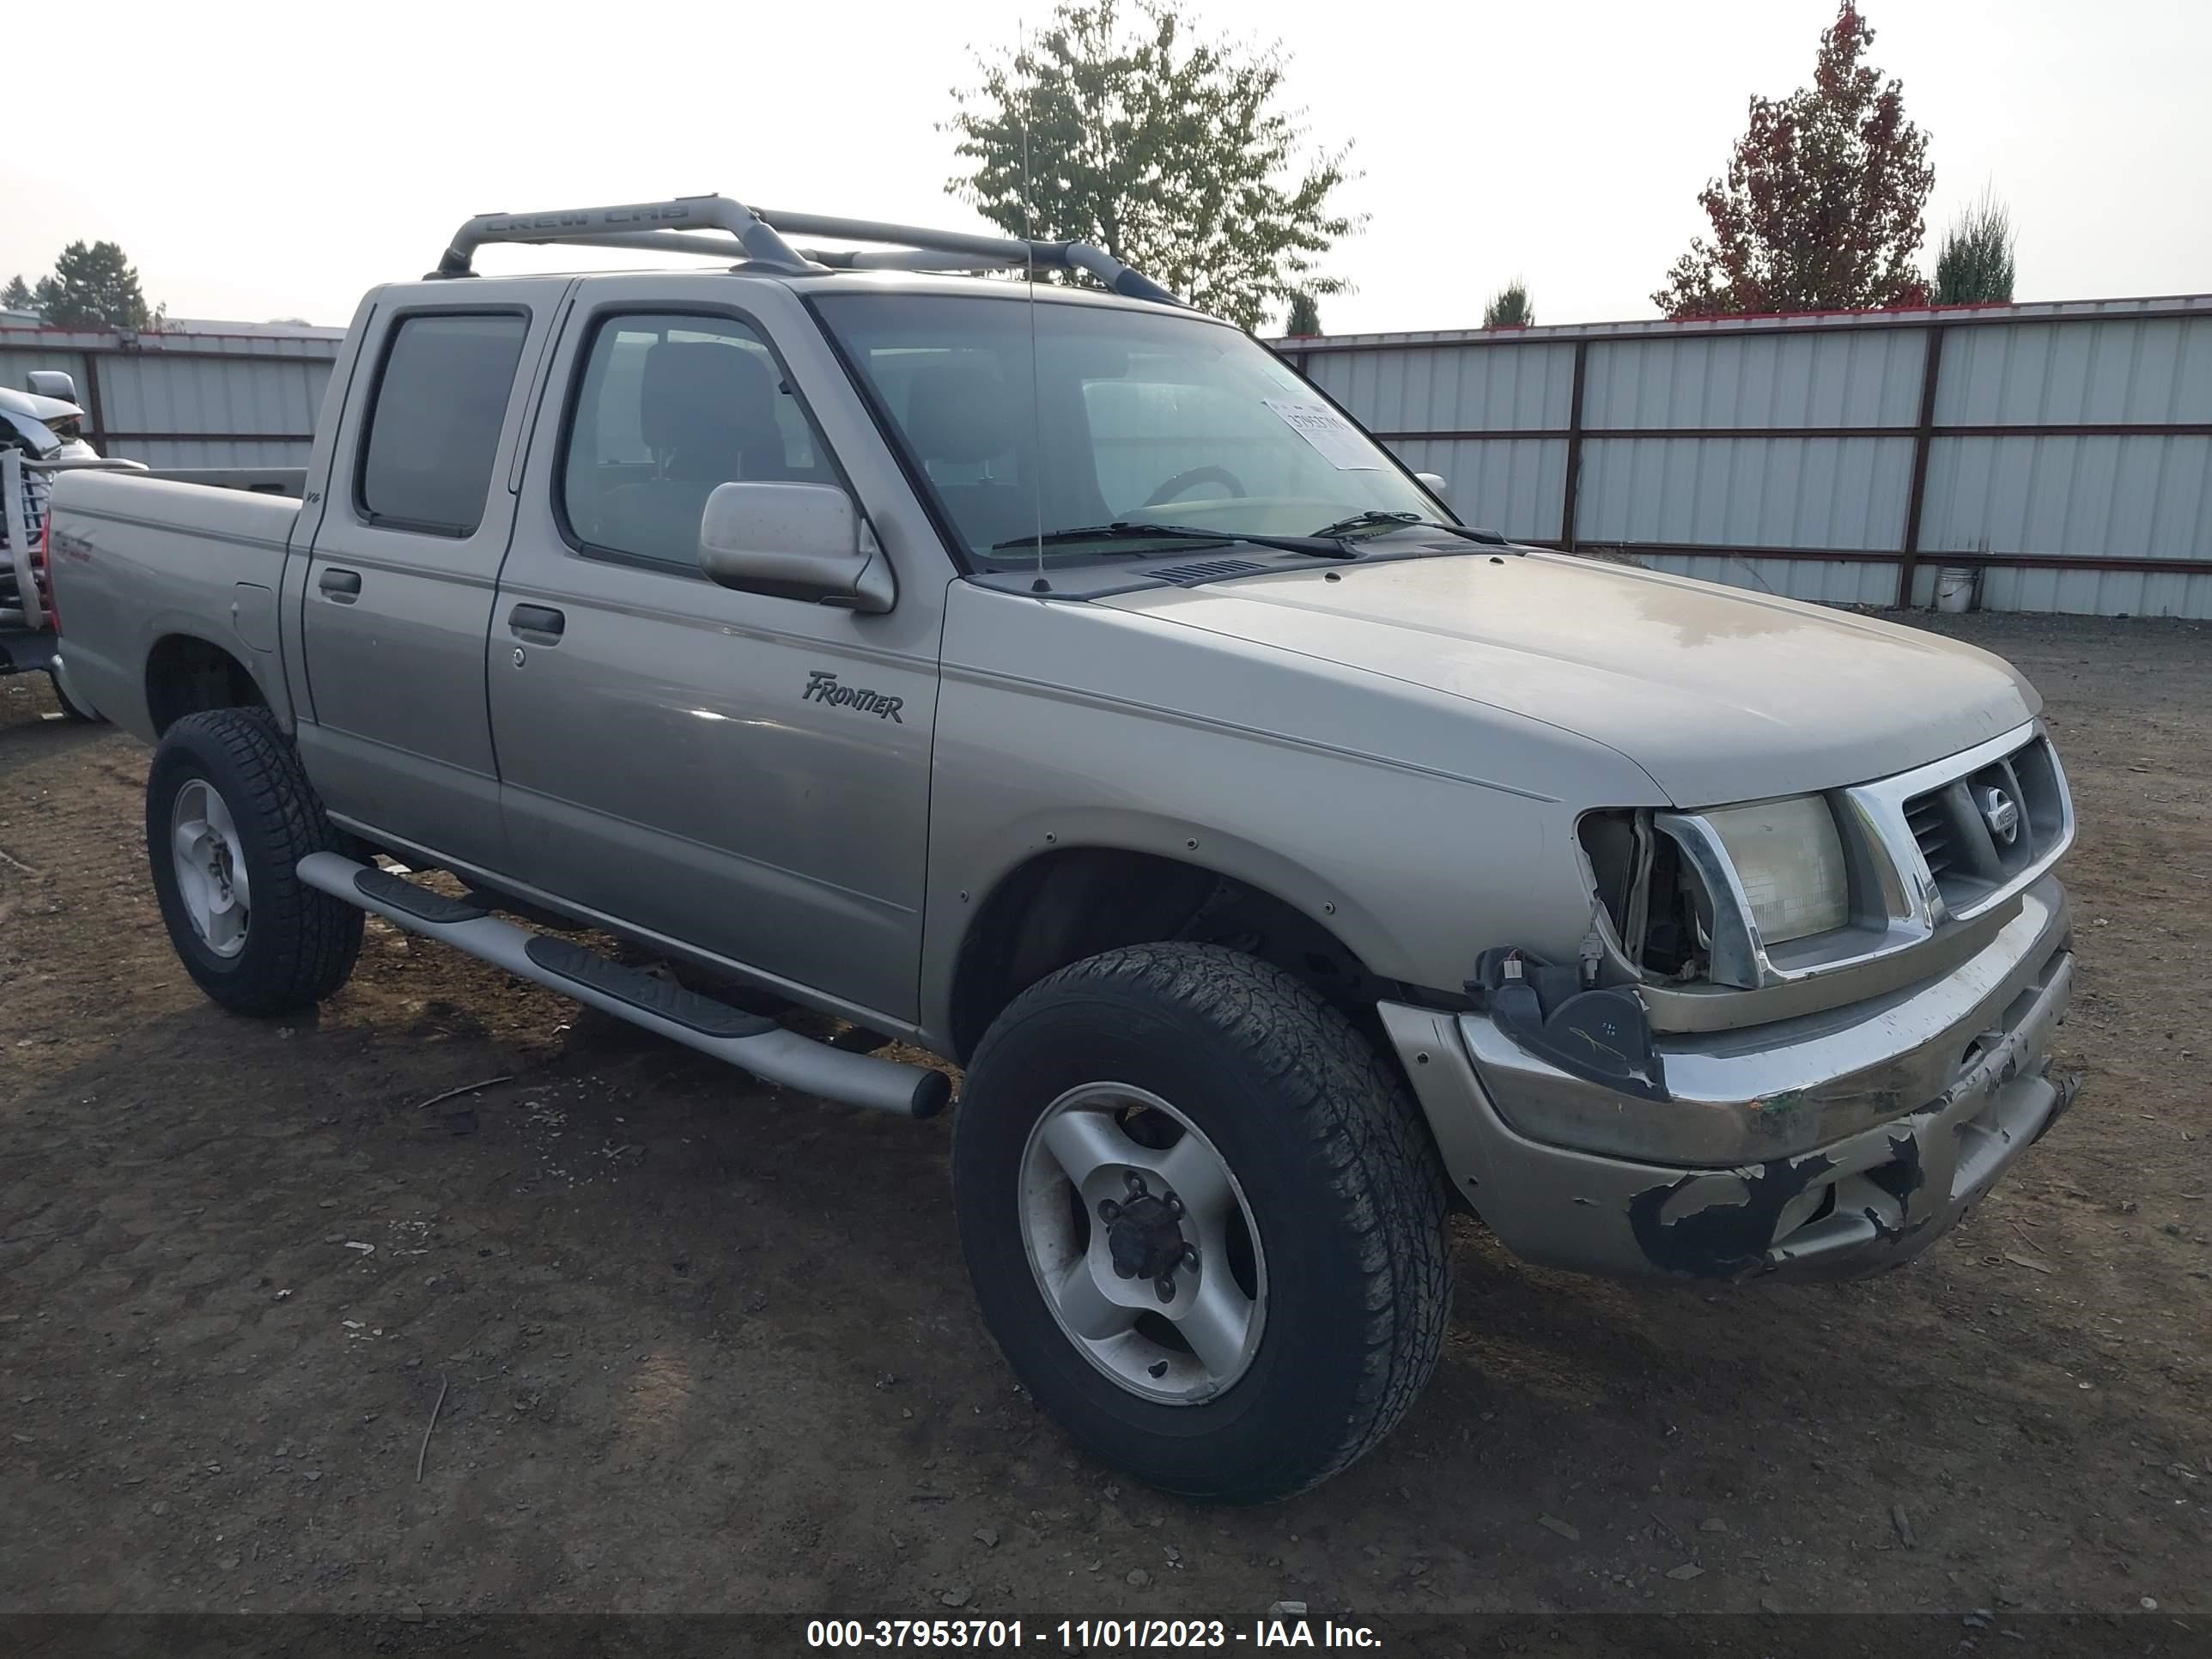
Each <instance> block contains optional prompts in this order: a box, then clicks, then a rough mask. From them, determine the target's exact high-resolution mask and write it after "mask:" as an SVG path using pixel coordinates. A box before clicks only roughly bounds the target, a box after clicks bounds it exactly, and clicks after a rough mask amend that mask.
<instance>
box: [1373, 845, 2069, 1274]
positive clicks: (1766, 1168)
mask: <svg viewBox="0 0 2212 1659" xmlns="http://www.w3.org/2000/svg"><path fill="white" fill-rule="evenodd" d="M2073 979H2074V956H2073V951H2072V938H2071V931H2070V918H2069V911H2068V907H2067V902H2066V896H2065V892H2064V890H2063V889H2062V888H2061V887H2060V886H2059V884H2058V883H2057V880H2056V879H2055V878H2050V877H2045V878H2044V879H2042V880H2040V881H2039V882H2038V883H2036V884H2035V885H2034V886H2033V887H2032V888H2030V889H2029V890H2027V892H2026V893H2025V894H2023V895H2022V896H2021V909H2020V913H2019V915H2016V916H2015V917H2014V918H2013V919H2012V920H2011V921H2009V922H2008V923H2007V924H2006V925H2005V926H2004V927H2003V928H2002V930H2001V931H2000V932H1999V933H1997V935H1996V937H1995V938H1994V939H1991V940H1990V943H1989V944H1988V945H1986V946H1984V948H1983V949H1982V950H1981V951H1979V952H1978V953H1977V954H1976V955H1974V956H1973V957H1970V958H1969V959H1968V960H1967V961H1966V962H1965V963H1962V964H1960V967H1958V968H1957V969H1954V970H1953V971H1952V972H1951V973H1949V974H1947V975H1944V976H1943V977H1942V978H1941V979H1939V980H1936V981H1934V982H1933V983H1931V984H1929V985H1925V986H1922V987H1916V988H1914V989H1911V990H1908V991H1904V992H1900V993H1898V994H1894V995H1891V996H1887V997H1883V998H1879V999H1875V1000H1872V1001H1869V1002H1868V1003H1865V1004H1863V1005H1860V1006H1857V1007H1854V1008H1848V1009H1840V1010H1834V1011H1831V1012H1827V1013H1825V1014H1820V1015H1817V1016H1808V1017H1806V1018H1801V1019H1795V1020H1788V1021H1780V1022H1776V1023H1775V1024H1771V1025H1766V1026H1759V1027H1753V1028H1748V1029H1746V1030H1739V1031H1735V1032H1729V1033H1721V1034H1716V1035H1713V1036H1692V1037H1676V1038H1668V1039H1662V1042H1661V1044H1660V1047H1661V1049H1662V1056H1663V1059H1664V1062H1665V1071H1666V1079H1667V1085H1668V1094H1669V1095H1670V1098H1668V1099H1667V1100H1663V1101H1651V1100H1642V1099H1637V1098H1634V1097H1631V1096H1627V1095H1624V1094H1621V1093H1619V1092H1617V1091H1613V1090H1611V1089H1608V1088H1607V1087H1606V1086H1605V1085H1602V1084H1599V1083H1593V1082H1589V1081H1585V1080H1583V1079H1579V1078H1575V1077H1571V1076H1569V1075H1567V1074H1566V1073H1564V1072H1561V1071H1559V1070H1558V1069H1556V1068H1555V1067H1553V1066H1550V1065H1548V1064H1547V1062H1545V1061H1544V1060H1541V1059H1538V1058H1536V1057H1534V1055H1532V1054H1528V1052H1527V1051H1526V1050H1524V1049H1523V1048H1521V1047H1520V1046H1519V1045H1518V1044H1517V1043H1516V1042H1514V1040H1513V1039H1512V1038H1511V1037H1510V1036H1507V1035H1506V1034H1505V1032H1504V1031H1503V1030H1500V1029H1499V1027H1498V1025H1497V1024H1496V1023H1495V1022H1493V1021H1492V1019H1491V1018H1489V1017H1488V1016H1486V1015H1484V1014H1454V1013H1445V1012H1437V1011H1436V1010H1433V1009H1426V1008H1417V1007H1413V1006H1410V1005H1407V1004H1401V1003H1385V1004H1384V1005H1383V1007H1382V1011H1381V1012H1382V1014H1383V1021H1384V1024H1385V1025H1386V1027H1387V1028H1388V1029H1389V1033H1390V1036H1391V1039H1392V1041H1393V1042H1394V1043H1395V1045H1396V1047H1397V1049H1398V1052H1399V1055H1400V1058H1401V1060H1402V1061H1403V1062H1404V1065H1405V1069H1406V1073H1407V1076H1408V1077H1409V1078H1410V1079H1412V1081H1413V1088H1414V1091H1415V1092H1416V1094H1417V1095H1418V1096H1419V1099H1420V1102H1421V1106H1422V1109H1423V1110H1424V1111H1425V1113H1426V1115H1427V1116H1428V1120H1429V1125H1430V1127H1431V1131H1432V1132H1433V1133H1434V1134H1435V1137H1436V1142H1437V1148H1438V1150H1439V1151H1440V1152H1442V1154H1443V1159H1444V1163H1445V1165H1446V1167H1447V1168H1448V1169H1449V1171H1450V1173H1451V1176H1452V1180H1453V1183H1454V1185H1455V1187H1456V1188H1458V1190H1459V1191H1460V1193H1461V1194H1462V1196H1463V1197H1464V1198H1466V1199H1467V1200H1468V1201H1469V1202H1470V1203H1471V1204H1472V1205H1473V1206H1474V1209H1475V1210H1476V1212H1478V1213H1479V1214H1480V1215H1481V1217H1482V1218H1483V1219H1484V1220H1485V1221H1486V1223H1488V1224H1489V1225H1490V1226H1491V1228H1492V1230H1493V1231H1495V1232H1496V1233H1497V1234H1498V1237H1499V1238H1500V1240H1501V1241H1503V1243H1504V1244H1505V1245H1506V1247H1507V1248H1508V1249H1511V1250H1512V1251H1513V1252H1514V1253H1515V1254H1516V1255H1521V1256H1522V1257H1525V1258H1526V1259H1528V1260H1529V1261H1537V1262H1541V1263H1544V1264H1546V1265H1548V1266H1552V1267H1569V1268H1574V1269H1577V1270H1579V1271H1583V1272H1587V1273H1605V1274H1608V1275H1612V1276H1615V1277H1626V1278H1634V1277H1649V1276H1652V1275H1663V1276H1670V1277H1674V1276H1687V1277H1691V1278H1698V1279H1741V1278H1748V1277H1752V1276H1754V1275H1760V1274H1768V1273H1778V1274H1783V1275H1785V1276H1788V1277H1793V1278H1850V1277H1856V1276H1858V1275H1861V1274H1864V1273H1876V1272H1880V1271H1881V1270H1882V1269H1884V1268H1887V1267H1895V1266H1897V1265H1899V1264H1900V1263H1902V1262H1904V1261H1909V1260H1911V1258H1912V1257H1913V1256H1915V1255H1918V1254H1919V1253H1920V1252H1921V1251H1922V1250H1923V1249H1926V1248H1927V1247H1928V1246H1929V1244H1930V1243H1933V1242H1934V1241H1935V1240H1936V1239H1937V1238H1939V1237H1942V1235H1943V1233H1944V1232H1946V1231H1948V1230H1949V1228H1950V1227H1951V1226H1952V1225H1954V1224H1955V1223H1956V1222H1957V1221H1958V1219H1959V1218H1960V1217H1961V1216H1962V1215H1964V1214H1965V1213H1966V1211H1967V1209H1968V1208H1969V1207H1970V1206H1972V1205H1973V1204H1974V1203H1975V1202H1976V1201H1977V1200H1979V1199H1980V1198H1981V1196H1982V1194H1984V1193H1986V1192H1987V1191H1989V1189H1990V1188H1991V1187H1992V1186H1994V1185H1995V1184H1996V1182H1997V1180H1998V1178H1999V1177H2000V1176H2002V1174H2003V1173H2004V1171H2005V1170H2006V1169H2007V1167H2008V1166H2009V1165H2010V1164H2011V1163H2012V1161H2013V1159H2014V1158H2017V1157H2018V1156H2019V1155H2020V1154H2021V1152H2023V1151H2025V1150H2026V1149H2027V1147H2028V1146H2030V1145H2031V1144H2033V1142H2034V1141H2035V1140H2036V1139H2037V1138H2038V1137H2039V1136H2040V1135H2041V1134H2042V1133H2044V1131H2045V1130H2046V1129H2048V1128H2049V1127H2051V1124H2052V1123H2053V1122H2054V1121H2057V1117H2058V1115H2059V1114H2060V1113H2062V1112H2063V1111H2064V1110H2065V1109H2066V1108H2067V1106H2068V1105H2069V1103H2070V1102H2071V1101H2072V1098H2073V1094H2074V1081H2073V1079H2071V1078H2066V1077H2057V1078H2054V1077H2052V1076H2051V1074H2050V1065H2051V1054H2050V1045H2051V1031H2052V1030H2053V1029H2054V1028H2055V1027H2056V1026H2057V1024H2059V1022H2060V1021H2061V1020H2062V1019H2063V1018H2064V1014H2065V1009H2066V1003H2067V999H2068V996H2069V994H2070V992H2071V990H2072V987H2073Z"/></svg>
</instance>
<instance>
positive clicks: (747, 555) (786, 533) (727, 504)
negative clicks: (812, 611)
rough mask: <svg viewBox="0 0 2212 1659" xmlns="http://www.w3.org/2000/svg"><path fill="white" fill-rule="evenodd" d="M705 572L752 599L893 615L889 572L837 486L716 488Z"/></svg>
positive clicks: (710, 502)
mask: <svg viewBox="0 0 2212 1659" xmlns="http://www.w3.org/2000/svg"><path fill="white" fill-rule="evenodd" d="M699 568H701V569H702V570H703V571H705V572H706V573H707V575H708V578H709V580H714V581H716V582H719V583H720V584H721V586H724V587H734V588H737V589H738V590H739V591H740V592H747V593H768V594H772V595H774V596H775V597H776V598H778V599H805V600H807V601H809V602H810V603H812V604H816V605H843V606H845V607H847V608H848V609H850V610H854V611H888V610H890V608H891V602H892V600H893V599H895V598H896V594H897V590H896V586H894V584H893V582H892V580H891V568H890V562H889V561H888V560H886V559H885V558H884V553H883V549H882V548H881V547H880V546H879V545H878V544H877V542H876V534H875V532H874V531H873V530H872V529H870V528H869V527H868V525H867V522H866V520H864V519H862V518H861V517H860V511H859V509H858V508H857V507H854V504H853V498H852V497H851V496H850V495H847V494H846V493H845V492H844V491H843V490H842V489H838V488H837V486H836V485H835V484H812V483H726V484H717V485H715V486H714V494H712V495H709V496H708V497H707V509H706V511H705V512H704V513H702V514H701V515H700V520H699Z"/></svg>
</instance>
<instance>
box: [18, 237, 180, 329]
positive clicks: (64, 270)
mask: <svg viewBox="0 0 2212 1659" xmlns="http://www.w3.org/2000/svg"><path fill="white" fill-rule="evenodd" d="M35 304H36V307H37V309H38V310H39V311H40V313H42V314H43V315H44V316H45V318H46V320H47V321H48V322H49V323H52V324H53V325H55V326H56V327H58V328H151V327H153V326H154V324H155V313H153V311H152V310H150V309H149V307H148V306H147V304H146V295H145V294H144V293H143V291H142V290H141V289H139V286H138V273H137V270H135V269H133V268H132V266H131V262H130V260H129V259H127V258H125V257H124V253H123V250H122V249H121V248H120V247H118V246H116V245H115V244H114V243H113V242H94V243H92V244H91V245H90V246H87V245H86V244H84V243H82V242H71V243H70V245H69V246H67V247H65V248H64V249H63V250H62V252H61V257H60V258H58V259H56V260H55V261H54V274H53V275H52V276H41V277H40V278H39V287H38V291H37V295H36V299H35Z"/></svg>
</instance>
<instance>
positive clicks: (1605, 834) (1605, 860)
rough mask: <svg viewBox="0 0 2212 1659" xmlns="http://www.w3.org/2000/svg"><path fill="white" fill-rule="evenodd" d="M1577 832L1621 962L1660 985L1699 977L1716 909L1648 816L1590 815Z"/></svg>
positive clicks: (1679, 851) (1687, 864)
mask: <svg viewBox="0 0 2212 1659" xmlns="http://www.w3.org/2000/svg"><path fill="white" fill-rule="evenodd" d="M1578 833H1579V834H1580V836H1581V839H1582V845H1583V853H1584V854H1586V855H1587V856H1588V858H1589V866H1590V873H1591V875H1592V877H1593V878H1595V882H1596V891H1597V899H1598V902H1599V904H1600V905H1601V906H1602V907H1603V908H1604V911H1605V915H1606V917H1607V920H1608V921H1611V922H1612V924H1613V935H1614V937H1615V939H1617V940H1618V941H1619V943H1620V953H1621V955H1622V956H1623V957H1625V958H1626V960H1627V962H1628V963H1629V964H1630V965H1631V966H1632V967H1633V968H1635V969H1637V970H1638V972H1639V973H1643V974H1648V975H1652V976H1654V977H1656V978H1660V979H1671V980H1688V979H1697V978H1700V977H1702V976H1703V975H1704V974H1705V968H1706V963H1707V960H1708V957H1709V956H1710V953H1711V944H1712V921H1713V902H1712V898H1711V896H1710V895H1709V894H1708V893H1707V892H1706V891H1705V884H1704V882H1703V881H1701V880H1700V879H1699V877H1698V873H1697V872H1696V871H1695V870H1693V869H1692V867H1691V866H1690V862H1689V860H1687V859H1686V858H1684V857H1683V856H1682V849H1681V848H1680V847H1679V846H1677V845H1676V844H1675V842H1674V840H1673V838H1672V837H1670V836H1664V835H1662V834H1660V833H1659V832H1658V831H1657V830H1656V829H1654V828H1653V826H1652V823H1651V815H1650V813H1648V812H1590V813H1587V814H1585V815H1584V816H1583V820H1582V823H1581V824H1580V826H1579V830H1578Z"/></svg>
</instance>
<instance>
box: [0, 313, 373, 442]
mask: <svg viewBox="0 0 2212 1659" xmlns="http://www.w3.org/2000/svg"><path fill="white" fill-rule="evenodd" d="M344 338H345V331H344V330H343V329H337V328H305V327H293V326H290V325H283V324H270V325H261V326H257V325H250V324H232V323H179V324H173V325H170V326H168V327H167V328H164V329H162V330H161V331H159V332H155V331H150V330H149V331H145V332H143V333H133V332H131V331H120V332H111V331H105V330H94V329H86V330H71V329H55V328H37V327H14V326H7V325H0V386H14V387H15V388H17V389H18V390H20V389H21V387H22V386H23V383H24V377H25V376H26V375H27V374H29V373H30V371H31V370H33V369H34V368H58V369H64V370H66V371H67V372H68V373H69V374H70V377H71V378H72V379H73V380H76V392H77V401H78V403H80V404H82V405H83V407H84V411H85V415H86V424H87V427H88V430H87V432H86V434H85V435H86V436H87V437H88V438H90V439H91V440H92V443H93V447H94V448H96V449H98V450H99V451H100V453H101V454H103V455H114V456H121V457H123V458H125V459H130V460H134V461H143V462H145V463H146V464H147V465H149V466H155V467H179V466H207V467H260V466H305V465H307V452H308V451H309V449H310V448H312V447H313V443H314V434H315V415H316V412H317V410H319V409H320V407H321V406H322V401H323V383H324V382H325V380H328V379H329V378H330V373H331V362H332V360H333V359H335V358H336V357H337V352H338V346H339V344H340V343H342V342H343V340H344Z"/></svg>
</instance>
